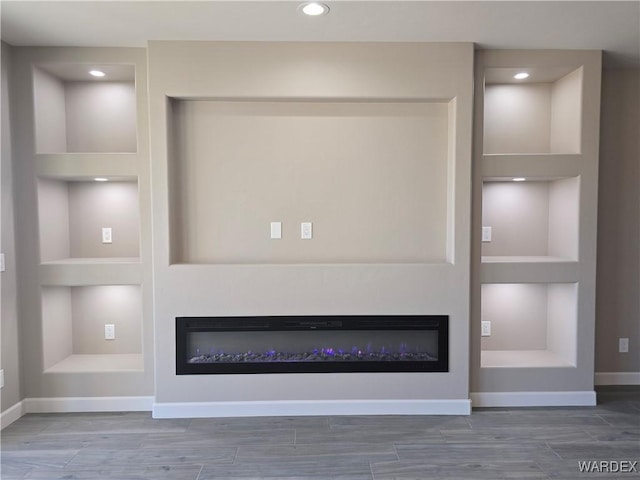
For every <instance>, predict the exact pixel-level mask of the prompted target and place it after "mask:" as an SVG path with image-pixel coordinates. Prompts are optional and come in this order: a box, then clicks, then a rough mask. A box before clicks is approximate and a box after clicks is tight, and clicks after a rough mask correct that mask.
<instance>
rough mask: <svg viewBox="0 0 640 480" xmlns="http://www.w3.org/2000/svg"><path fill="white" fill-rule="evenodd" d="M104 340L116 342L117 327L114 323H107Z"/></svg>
mask: <svg viewBox="0 0 640 480" xmlns="http://www.w3.org/2000/svg"><path fill="white" fill-rule="evenodd" d="M104 339H105V340H115V339H116V326H115V325H114V324H113V323H105V325H104Z"/></svg>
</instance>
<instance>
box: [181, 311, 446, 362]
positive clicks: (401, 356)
mask: <svg viewBox="0 0 640 480" xmlns="http://www.w3.org/2000/svg"><path fill="white" fill-rule="evenodd" d="M421 371H429V372H434V371H435V372H446V371H448V317H447V316H442V315H401V316H387V315H378V316H301V317H178V318H176V372H177V374H178V375H184V374H224V373H301V372H310V373H311V372H318V373H321V372H421Z"/></svg>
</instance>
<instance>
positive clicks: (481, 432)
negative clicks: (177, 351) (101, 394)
mask: <svg viewBox="0 0 640 480" xmlns="http://www.w3.org/2000/svg"><path fill="white" fill-rule="evenodd" d="M598 399H599V404H598V406H597V407H580V408H519V409H505V408H502V409H477V410H474V412H473V414H472V415H471V416H468V417H458V416H453V417H447V416H424V417H416V416H387V417H355V416H349V417H292V418H282V417H266V418H226V419H175V420H154V419H152V418H151V415H150V414H149V413H98V414H47V415H43V414H31V415H26V416H25V417H23V418H21V419H20V420H18V421H17V422H15V423H14V424H13V425H11V426H9V427H7V428H6V429H5V430H3V431H2V433H1V437H0V445H1V448H2V452H1V456H2V463H1V466H2V470H1V478H2V480H13V479H26V478H28V479H40V480H44V479H46V480H54V479H81V480H106V479H117V480H133V479H136V480H137V479H149V480H212V479H216V480H236V479H238V480H239V479H244V480H248V479H270V480H274V479H278V480H294V479H296V480H338V479H340V480H409V479H461V480H472V479H490V480H498V479H521V478H522V479H582V480H585V479H589V478H607V479H628V478H640V473H638V472H631V473H580V471H579V467H578V462H579V461H594V460H598V461H600V460H604V461H609V460H616V461H623V460H624V461H632V462H638V463H637V464H636V467H635V468H636V469H637V470H638V471H639V472H640V390H639V389H637V388H636V389H630V390H629V391H601V392H599V393H598ZM613 466H614V468H615V464H614V465H613Z"/></svg>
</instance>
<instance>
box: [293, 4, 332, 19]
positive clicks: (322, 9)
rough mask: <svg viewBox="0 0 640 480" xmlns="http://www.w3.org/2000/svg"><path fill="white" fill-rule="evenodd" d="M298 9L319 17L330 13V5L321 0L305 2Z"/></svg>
mask: <svg viewBox="0 0 640 480" xmlns="http://www.w3.org/2000/svg"><path fill="white" fill-rule="evenodd" d="M298 10H299V11H301V12H302V13H304V14H305V15H309V16H310V17H318V16H321V15H326V14H327V13H329V7H328V6H327V5H325V4H324V3H319V2H307V3H303V4H302V5H300V6H299V7H298Z"/></svg>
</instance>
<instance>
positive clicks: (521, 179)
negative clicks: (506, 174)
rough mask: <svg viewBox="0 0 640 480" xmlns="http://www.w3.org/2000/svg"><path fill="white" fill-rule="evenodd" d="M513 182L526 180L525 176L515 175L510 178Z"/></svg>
mask: <svg viewBox="0 0 640 480" xmlns="http://www.w3.org/2000/svg"><path fill="white" fill-rule="evenodd" d="M512 180H513V181H514V182H524V181H525V180H526V178H524V177H516V178H513V179H512Z"/></svg>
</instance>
